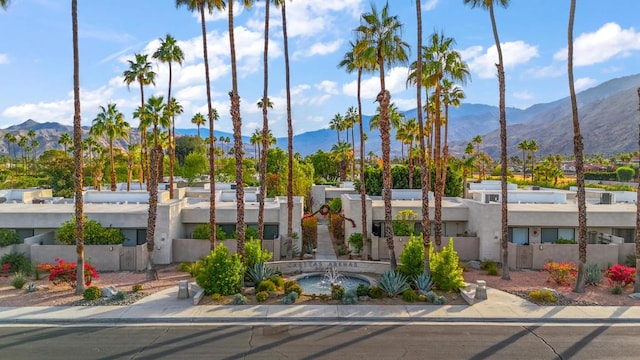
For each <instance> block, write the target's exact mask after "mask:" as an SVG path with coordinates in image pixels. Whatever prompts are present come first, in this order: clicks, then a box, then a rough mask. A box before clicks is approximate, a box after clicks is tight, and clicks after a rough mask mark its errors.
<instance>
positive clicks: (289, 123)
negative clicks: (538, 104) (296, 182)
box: [280, 1, 293, 259]
mask: <svg viewBox="0 0 640 360" xmlns="http://www.w3.org/2000/svg"><path fill="white" fill-rule="evenodd" d="M285 3H286V2H285V1H283V2H282V3H281V4H280V5H281V8H280V9H281V10H282V38H283V42H284V64H285V78H286V87H287V153H288V158H289V161H288V164H289V169H288V171H287V259H291V258H292V257H293V125H292V119H291V80H290V74H289V40H288V38H287V10H286V5H285Z"/></svg>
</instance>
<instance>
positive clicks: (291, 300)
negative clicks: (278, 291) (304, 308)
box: [282, 285, 300, 305]
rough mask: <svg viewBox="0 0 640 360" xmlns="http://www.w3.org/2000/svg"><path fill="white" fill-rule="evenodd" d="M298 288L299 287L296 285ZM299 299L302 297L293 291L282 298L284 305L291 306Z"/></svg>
mask: <svg viewBox="0 0 640 360" xmlns="http://www.w3.org/2000/svg"><path fill="white" fill-rule="evenodd" d="M296 286H297V285H296ZM298 297H300V295H299V294H298V293H297V292H295V291H293V292H290V293H288V294H287V296H285V297H283V298H282V303H283V304H285V305H291V304H293V303H295V302H296V300H298Z"/></svg>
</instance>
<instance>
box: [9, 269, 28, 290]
mask: <svg viewBox="0 0 640 360" xmlns="http://www.w3.org/2000/svg"><path fill="white" fill-rule="evenodd" d="M26 283H27V277H26V276H25V275H24V273H23V272H20V271H18V272H17V273H15V275H13V277H12V278H11V286H13V287H14V288H15V289H22V288H23V287H24V284H26Z"/></svg>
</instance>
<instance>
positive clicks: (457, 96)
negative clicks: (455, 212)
mask: <svg viewBox="0 0 640 360" xmlns="http://www.w3.org/2000/svg"><path fill="white" fill-rule="evenodd" d="M460 65H462V66H461V67H460V68H458V69H456V71H457V72H458V74H457V75H458V76H459V75H462V76H463V79H462V80H461V81H462V82H463V83H464V82H465V81H466V78H467V77H468V76H470V75H469V68H468V67H467V64H466V63H464V62H463V63H462V64H460ZM465 97H466V96H465V94H464V91H463V90H462V89H461V88H460V87H459V86H456V85H454V84H453V82H452V81H451V80H449V79H443V81H442V104H443V105H444V119H445V121H444V151H443V154H442V156H443V164H442V172H443V175H442V177H443V178H444V179H446V178H447V167H448V164H449V106H450V105H451V106H454V107H456V108H458V107H460V104H461V102H462V99H464V98H465ZM442 191H444V187H443V188H442Z"/></svg>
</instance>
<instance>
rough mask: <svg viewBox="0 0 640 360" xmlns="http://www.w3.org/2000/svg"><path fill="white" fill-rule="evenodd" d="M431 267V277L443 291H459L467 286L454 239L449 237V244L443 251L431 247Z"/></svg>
mask: <svg viewBox="0 0 640 360" xmlns="http://www.w3.org/2000/svg"><path fill="white" fill-rule="evenodd" d="M429 258H430V263H429V267H430V270H431V279H433V282H434V284H435V285H436V287H437V288H438V289H440V290H443V291H457V290H460V289H462V288H463V287H465V284H464V278H463V277H462V269H461V268H460V265H459V263H460V260H459V259H458V253H457V252H456V250H455V249H454V248H453V239H452V238H449V246H445V247H444V248H442V250H441V251H439V252H435V250H434V248H433V247H430V248H429Z"/></svg>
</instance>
